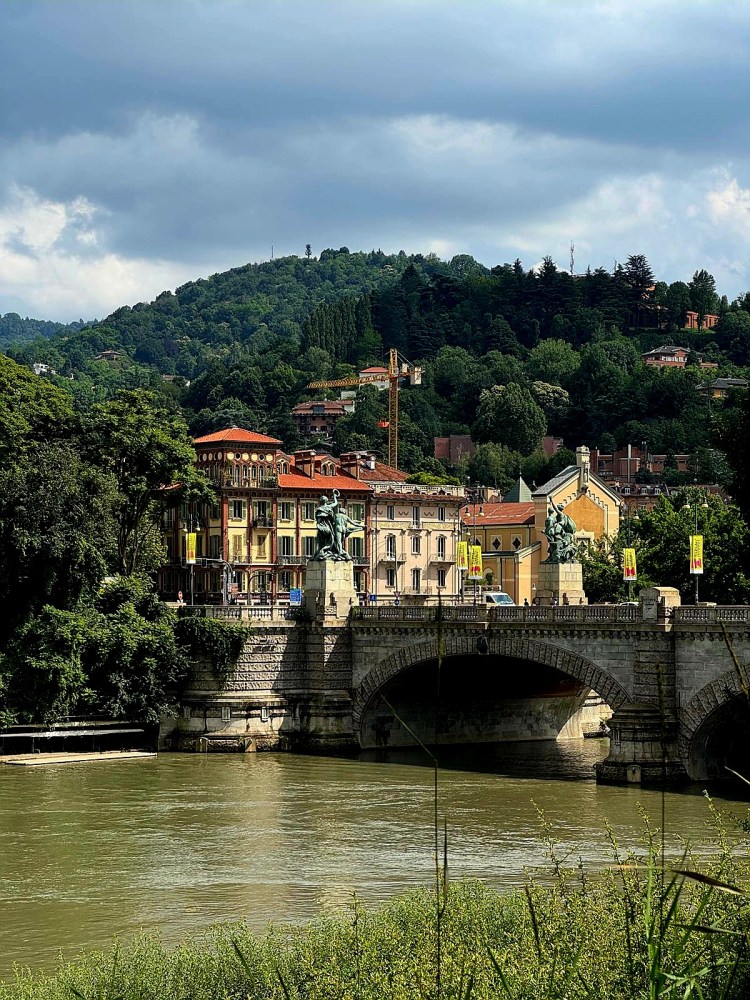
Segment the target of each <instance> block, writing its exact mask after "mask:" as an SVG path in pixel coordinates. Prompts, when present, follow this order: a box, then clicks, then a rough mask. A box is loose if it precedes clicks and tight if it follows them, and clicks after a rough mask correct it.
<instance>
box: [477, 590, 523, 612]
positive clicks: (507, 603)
mask: <svg viewBox="0 0 750 1000" xmlns="http://www.w3.org/2000/svg"><path fill="white" fill-rule="evenodd" d="M484 603H485V604H489V605H491V606H492V607H493V608H499V607H512V608H514V607H515V606H516V602H515V601H514V600H513V598H512V597H511V596H510V594H506V593H505V591H504V590H487V591H485V594H484Z"/></svg>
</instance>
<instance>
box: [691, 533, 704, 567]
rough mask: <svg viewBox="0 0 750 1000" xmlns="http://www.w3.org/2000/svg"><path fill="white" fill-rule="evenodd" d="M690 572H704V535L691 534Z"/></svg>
mask: <svg viewBox="0 0 750 1000" xmlns="http://www.w3.org/2000/svg"><path fill="white" fill-rule="evenodd" d="M690 572H691V573H693V574H695V573H702V572H703V535H691V536H690Z"/></svg>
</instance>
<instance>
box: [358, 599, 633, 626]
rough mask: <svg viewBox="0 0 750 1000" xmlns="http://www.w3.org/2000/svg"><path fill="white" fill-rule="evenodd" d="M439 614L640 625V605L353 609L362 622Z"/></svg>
mask: <svg viewBox="0 0 750 1000" xmlns="http://www.w3.org/2000/svg"><path fill="white" fill-rule="evenodd" d="M438 613H440V614H441V615H442V619H443V621H446V622H497V623H498V624H500V623H502V622H509V623H510V622H517V623H521V624H524V623H525V624H529V625H533V624H536V623H537V622H544V623H545V624H558V625H572V624H575V623H586V624H599V623H604V624H606V623H608V622H639V621H641V609H640V607H639V606H638V605H616V604H585V605H580V606H579V605H576V606H574V607H568V606H561V607H556V608H553V607H528V608H527V607H500V608H493V607H487V606H486V605H482V604H477V605H473V604H457V605H452V606H447V607H442V608H437V607H435V606H432V607H409V606H408V605H406V606H402V607H393V606H384V607H367V608H365V607H362V608H353V609H352V617H353V618H354V619H356V620H361V621H427V622H434V621H435V620H436V619H437V616H438Z"/></svg>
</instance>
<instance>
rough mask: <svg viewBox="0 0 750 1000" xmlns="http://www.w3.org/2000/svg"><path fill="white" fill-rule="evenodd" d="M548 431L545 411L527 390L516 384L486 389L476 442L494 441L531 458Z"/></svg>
mask: <svg viewBox="0 0 750 1000" xmlns="http://www.w3.org/2000/svg"><path fill="white" fill-rule="evenodd" d="M546 430H547V421H546V419H545V416H544V411H543V410H542V408H541V407H540V406H539V405H538V403H536V402H535V401H534V398H533V396H532V395H531V393H530V392H529V390H528V389H526V388H525V387H524V386H521V385H518V384H517V383H515V382H510V383H508V385H495V386H493V387H492V388H491V389H485V390H484V391H483V392H482V394H481V396H480V397H479V407H478V409H477V419H476V422H475V424H474V434H475V437H476V440H477V441H480V442H485V441H492V442H495V443H499V444H505V445H507V446H508V447H509V448H511V449H513V450H515V451H520V452H522V454H525V455H526V454H528V453H529V452H531V451H533V450H534V448H535V447H536V446H537V445H538V444H539V441H540V439H541V438H542V437H543V436H544V434H545V432H546Z"/></svg>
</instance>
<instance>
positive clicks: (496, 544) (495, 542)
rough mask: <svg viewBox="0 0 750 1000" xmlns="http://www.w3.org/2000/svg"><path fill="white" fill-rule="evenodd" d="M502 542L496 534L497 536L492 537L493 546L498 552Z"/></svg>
mask: <svg viewBox="0 0 750 1000" xmlns="http://www.w3.org/2000/svg"><path fill="white" fill-rule="evenodd" d="M502 544H503V543H502V542H501V541H500V539H499V538H498V537H497V535H495V537H494V538H493V539H492V548H493V549H494V550H495V552H497V550H498V549H499V548H501V546H502Z"/></svg>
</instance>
